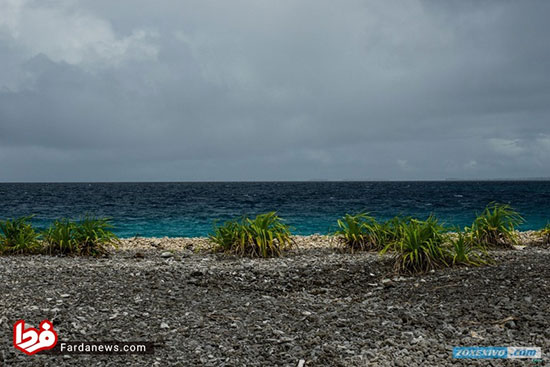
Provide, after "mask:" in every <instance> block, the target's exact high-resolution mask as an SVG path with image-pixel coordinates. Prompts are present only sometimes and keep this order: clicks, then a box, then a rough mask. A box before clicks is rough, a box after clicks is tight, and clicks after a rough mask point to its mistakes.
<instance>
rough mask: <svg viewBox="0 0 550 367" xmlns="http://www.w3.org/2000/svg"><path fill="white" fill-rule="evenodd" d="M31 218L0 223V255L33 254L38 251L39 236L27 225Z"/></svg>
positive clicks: (30, 225) (7, 220)
mask: <svg viewBox="0 0 550 367" xmlns="http://www.w3.org/2000/svg"><path fill="white" fill-rule="evenodd" d="M31 218H32V216H27V217H20V218H16V219H6V220H4V221H0V254H33V253H37V252H39V251H40V248H41V245H40V241H39V238H40V234H39V233H38V232H36V231H35V230H34V228H33V226H32V224H31V223H29V222H30V220H31Z"/></svg>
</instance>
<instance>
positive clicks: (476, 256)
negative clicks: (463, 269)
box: [450, 231, 488, 266]
mask: <svg viewBox="0 0 550 367" xmlns="http://www.w3.org/2000/svg"><path fill="white" fill-rule="evenodd" d="M453 237H454V238H451V239H450V245H451V251H450V256H451V260H452V265H473V266H481V265H484V264H487V263H488V255H487V251H486V249H485V247H484V246H482V245H480V244H478V243H476V242H475V241H474V239H473V238H472V234H471V232H469V231H468V232H462V231H457V232H456V233H455V235H454V236H453Z"/></svg>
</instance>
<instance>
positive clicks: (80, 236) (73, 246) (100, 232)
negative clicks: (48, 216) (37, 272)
mask: <svg viewBox="0 0 550 367" xmlns="http://www.w3.org/2000/svg"><path fill="white" fill-rule="evenodd" d="M112 228H113V226H112V224H111V222H110V219H109V218H95V217H91V216H86V217H84V218H83V219H82V220H80V221H78V222H71V221H70V220H68V219H61V220H57V221H55V222H54V223H53V224H52V225H51V226H50V228H48V229H47V230H46V231H45V232H44V240H45V242H46V246H47V249H48V251H49V253H50V254H69V255H84V256H100V255H103V254H105V253H107V251H108V246H110V245H112V246H115V247H116V245H117V240H118V238H117V236H116V235H115V234H114V233H113V232H112V231H111V229H112Z"/></svg>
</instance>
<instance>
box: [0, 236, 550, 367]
mask: <svg viewBox="0 0 550 367" xmlns="http://www.w3.org/2000/svg"><path fill="white" fill-rule="evenodd" d="M520 237H521V246H518V247H517V248H516V249H515V250H506V251H493V252H492V255H493V258H494V259H495V262H494V264H491V265H489V266H482V267H453V268H447V269H441V270H437V271H434V272H430V273H427V274H422V275H416V276H402V275H400V276H398V275H396V274H394V273H393V271H392V265H393V263H392V259H391V256H390V255H385V256H380V255H378V254H376V253H370V252H356V253H353V254H352V253H348V252H345V251H343V250H342V248H341V246H340V245H339V243H338V241H337V240H336V239H335V238H334V237H329V236H321V235H314V236H305V237H302V236H295V237H293V239H294V242H295V246H294V249H292V250H290V251H288V252H286V253H285V254H284V256H282V257H279V258H270V259H251V258H241V257H236V256H229V255H224V254H221V253H213V252H212V251H210V248H211V244H210V243H209V241H208V239H206V238H141V237H136V238H129V239H123V240H121V243H120V245H119V247H118V249H117V250H113V251H112V252H111V254H110V255H109V256H107V257H104V258H86V257H53V256H44V255H33V256H3V257H0V293H1V294H2V297H1V298H0V324H1V328H0V329H1V330H2V333H1V334H0V337H1V340H2V345H4V347H3V348H2V349H1V351H0V365H1V366H12V365H13V366H82V365H87V366H124V365H128V366H136V365H143V366H190V365H204V366H268V365H269V366H462V365H484V366H486V365H495V366H497V365H499V366H500V365H503V364H504V365H517V364H518V362H517V361H513V360H512V361H499V360H495V361H490V360H489V361H488V360H465V361H462V360H458V359H453V358H452V348H453V347H454V346H537V347H540V348H541V349H542V353H543V360H542V361H540V362H538V363H539V364H541V363H545V362H546V363H548V355H547V353H548V351H549V350H550V321H549V320H550V319H549V315H550V291H549V289H550V284H549V283H550V266H549V264H550V246H548V245H547V244H544V243H542V241H540V240H539V239H538V238H537V237H536V235H535V234H534V233H533V232H522V233H520ZM18 319H25V320H26V321H27V322H28V323H29V324H32V325H35V326H37V325H38V323H39V322H40V321H41V320H43V319H49V320H51V321H52V323H53V325H54V327H55V329H56V331H57V333H58V335H59V339H60V340H66V341H108V340H116V341H144V342H154V343H155V345H156V347H155V352H154V354H151V355H93V356H90V355H70V356H69V355H49V354H42V353H38V354H37V355H34V356H26V355H24V354H23V353H20V352H19V351H17V350H15V349H14V348H13V346H12V340H11V339H12V327H13V323H14V322H15V321H16V320H18ZM519 363H521V362H519ZM529 363H532V362H531V361H529Z"/></svg>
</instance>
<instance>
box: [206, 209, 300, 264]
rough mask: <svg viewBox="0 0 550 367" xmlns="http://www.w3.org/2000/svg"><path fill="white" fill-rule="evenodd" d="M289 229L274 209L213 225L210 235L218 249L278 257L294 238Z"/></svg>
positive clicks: (241, 253)
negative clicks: (291, 236) (220, 224)
mask: <svg viewBox="0 0 550 367" xmlns="http://www.w3.org/2000/svg"><path fill="white" fill-rule="evenodd" d="M290 235H291V234H290V229H289V227H288V226H287V225H286V224H284V223H283V220H282V219H281V218H279V217H278V216H277V214H276V213H275V212H269V213H265V214H259V215H257V216H256V218H254V219H250V218H248V217H246V216H245V217H243V218H241V219H240V220H230V221H227V222H225V223H224V224H223V225H222V226H219V227H218V226H216V225H214V233H212V234H211V235H210V236H209V238H210V240H211V241H212V242H214V243H215V244H216V245H217V246H216V249H218V250H222V251H225V252H228V253H233V254H237V255H244V256H252V257H270V256H279V255H281V252H282V251H283V250H286V249H288V248H289V247H290V246H291V244H292V240H291V238H290Z"/></svg>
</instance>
